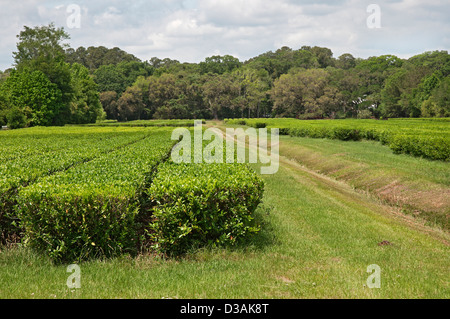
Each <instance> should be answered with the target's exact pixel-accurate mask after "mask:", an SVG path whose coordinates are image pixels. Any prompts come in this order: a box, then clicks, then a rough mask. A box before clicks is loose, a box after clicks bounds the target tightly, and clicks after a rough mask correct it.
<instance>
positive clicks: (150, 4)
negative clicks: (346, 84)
mask: <svg viewBox="0 0 450 319" xmlns="http://www.w3.org/2000/svg"><path fill="white" fill-rule="evenodd" d="M71 4H75V5H78V6H79V8H80V28H69V27H68V24H67V20H68V18H70V12H67V7H68V6H69V5H71ZM370 4H376V5H378V7H379V9H380V15H379V17H380V20H379V21H380V28H369V27H368V25H367V19H368V18H369V17H370V15H371V14H373V12H367V7H368V6H369V5H370ZM0 5H1V8H2V10H1V12H0V70H4V69H6V68H8V67H10V66H11V64H12V63H13V59H12V52H13V51H14V50H15V49H16V41H17V38H16V35H17V34H18V33H19V32H20V31H21V30H22V29H23V26H24V25H26V26H29V27H33V26H37V25H45V24H48V23H50V22H54V23H55V24H56V25H57V26H60V27H61V26H62V27H64V28H65V30H66V31H67V32H68V33H69V34H70V37H71V39H70V40H69V41H68V43H69V44H70V45H71V47H74V48H77V47H79V46H85V47H88V46H99V45H103V46H106V47H109V48H112V47H116V46H117V47H120V48H121V49H123V50H125V51H127V52H130V53H132V54H134V55H136V56H137V57H138V58H140V59H141V60H148V59H150V58H151V57H155V56H156V57H159V58H166V57H168V58H172V59H177V60H179V61H181V62H200V61H203V60H204V59H205V58H206V57H208V56H212V55H216V54H220V55H225V54H231V55H234V56H235V57H237V58H239V59H240V60H241V61H245V60H247V59H249V58H251V57H254V56H257V55H259V54H261V53H264V52H267V51H274V50H276V49H278V48H280V47H282V46H284V45H286V46H289V47H291V48H293V49H298V48H300V47H301V46H303V45H309V46H314V45H317V46H324V47H328V48H330V49H331V50H332V51H333V53H334V56H335V57H338V56H339V55H341V54H343V53H351V54H353V55H354V56H355V57H362V58H367V57H369V56H378V55H382V54H394V55H397V56H399V57H403V58H407V57H410V56H412V55H415V54H418V53H422V52H425V51H431V50H449V49H450V19H449V13H450V1H449V0H427V1H419V0H395V1H394V0H391V1H377V0H368V1H366V0H363V1H356V0H335V1H314V0H306V1H295V0H272V1H267V0H210V1H206V0H166V1H162V0H148V1H143V0H136V1H119V0H108V1H106V0H95V1H94V0H90V1H81V0H80V1H75V0H69V1H55V0H51V1H50V0H20V1H18V0H14V1H11V0H0Z"/></svg>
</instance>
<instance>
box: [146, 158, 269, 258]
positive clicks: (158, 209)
mask: <svg viewBox="0 0 450 319" xmlns="http://www.w3.org/2000/svg"><path fill="white" fill-rule="evenodd" d="M263 188H264V184H263V181H262V180H261V179H260V178H259V177H258V176H257V175H256V173H255V172H254V171H253V170H251V169H250V168H249V167H248V166H247V165H245V164H174V163H171V162H168V163H164V164H163V165H161V166H160V168H159V170H158V175H157V176H156V178H155V179H154V181H153V183H152V185H151V186H150V188H149V189H148V190H147V196H148V198H149V200H150V201H151V207H152V208H151V211H149V212H148V214H151V222H150V223H149V226H148V231H149V232H148V236H149V238H150V241H151V242H152V243H153V247H154V248H156V249H158V250H160V251H161V252H164V253H166V254H169V255H179V254H183V253H185V252H186V251H188V250H189V249H191V248H194V247H200V246H205V245H209V246H220V245H227V244H233V243H235V242H236V241H237V240H239V239H241V238H243V237H245V236H247V235H248V234H251V233H255V232H257V231H258V227H257V226H255V225H253V223H252V221H253V217H252V214H253V212H254V211H255V209H256V207H257V206H258V204H259V203H260V201H261V200H262V195H263Z"/></svg>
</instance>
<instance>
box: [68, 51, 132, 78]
mask: <svg viewBox="0 0 450 319" xmlns="http://www.w3.org/2000/svg"><path fill="white" fill-rule="evenodd" d="M65 54H66V62H68V63H70V64H73V63H78V64H81V65H83V66H85V67H86V68H88V69H89V71H91V72H93V71H94V70H97V69H98V68H100V67H101V66H103V65H117V64H119V63H121V62H140V60H139V59H138V58H136V57H135V56H134V55H132V54H130V53H127V52H125V51H123V50H121V49H120V48H117V47H114V48H112V49H108V48H106V47H104V46H99V47H94V46H90V47H88V48H85V47H82V46H81V47H79V48H77V49H76V50H75V49H73V48H68V49H66V51H65Z"/></svg>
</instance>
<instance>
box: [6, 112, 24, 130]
mask: <svg viewBox="0 0 450 319" xmlns="http://www.w3.org/2000/svg"><path fill="white" fill-rule="evenodd" d="M6 119H7V122H8V127H9V128H10V129H17V128H24V127H25V126H26V125H27V117H26V116H25V114H24V113H23V112H22V110H20V109H19V108H17V107H14V108H12V109H11V110H9V112H8V113H7V115H6Z"/></svg>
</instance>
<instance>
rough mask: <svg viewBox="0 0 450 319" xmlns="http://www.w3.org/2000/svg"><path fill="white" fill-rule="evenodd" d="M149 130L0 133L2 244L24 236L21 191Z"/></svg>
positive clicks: (38, 129) (54, 129) (36, 129)
mask: <svg viewBox="0 0 450 319" xmlns="http://www.w3.org/2000/svg"><path fill="white" fill-rule="evenodd" d="M149 132H150V131H149V129H135V128H69V127H58V128H57V127H48V128H47V127H46V128H44V127H33V128H27V129H24V130H19V131H15V130H14V131H2V132H1V134H0V241H1V243H3V244H5V243H6V242H7V241H10V239H15V240H17V239H18V237H20V235H21V234H22V233H23V230H22V228H21V227H20V219H19V218H18V216H17V211H16V209H15V207H14V206H15V204H16V202H17V198H16V197H17V194H18V190H19V188H23V187H25V186H27V185H30V184H33V183H34V182H35V181H36V180H37V179H39V178H44V177H46V176H48V175H51V174H55V173H57V172H62V171H65V170H67V169H69V168H70V167H72V166H76V165H80V164H82V163H85V162H87V161H90V160H92V159H94V158H96V157H98V156H101V155H102V154H106V153H108V152H110V151H113V150H114V149H119V148H121V147H125V146H126V145H128V144H130V143H133V142H136V141H138V140H142V139H143V138H144V137H145V136H148V135H149V134H150V133H149Z"/></svg>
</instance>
